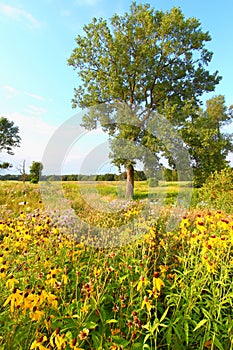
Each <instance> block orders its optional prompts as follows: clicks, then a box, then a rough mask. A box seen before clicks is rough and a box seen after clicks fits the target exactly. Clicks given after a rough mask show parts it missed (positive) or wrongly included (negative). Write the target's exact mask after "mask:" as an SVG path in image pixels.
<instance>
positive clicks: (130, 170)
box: [126, 164, 134, 199]
mask: <svg viewBox="0 0 233 350" xmlns="http://www.w3.org/2000/svg"><path fill="white" fill-rule="evenodd" d="M126 174H127V179H126V198H128V199H132V198H133V195H134V167H133V165H132V164H130V165H129V166H128V167H127V170H126Z"/></svg>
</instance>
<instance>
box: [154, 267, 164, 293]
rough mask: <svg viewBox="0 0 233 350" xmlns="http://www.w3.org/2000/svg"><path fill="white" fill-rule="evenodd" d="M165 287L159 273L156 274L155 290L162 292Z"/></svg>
mask: <svg viewBox="0 0 233 350" xmlns="http://www.w3.org/2000/svg"><path fill="white" fill-rule="evenodd" d="M163 286H165V284H164V282H163V280H162V279H161V278H159V272H155V273H154V277H153V289H155V290H157V291H158V292H160V291H161V288H162V287H163Z"/></svg>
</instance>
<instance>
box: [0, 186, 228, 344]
mask: <svg viewBox="0 0 233 350" xmlns="http://www.w3.org/2000/svg"><path fill="white" fill-rule="evenodd" d="M1 186H2V187H1V188H0V192H1V191H2V192H1V200H2V202H1V203H0V205H1V214H0V247H1V249H0V288H1V293H0V349H1V350H3V349H4V350H5V349H7V350H16V349H17V350H33V349H36V350H45V349H51V350H63V349H68V350H71V349H76V350H81V349H83V350H91V349H93V350H101V349H104V350H105V349H106V350H107V349H111V350H117V349H129V350H130V349H132V350H136V349H138V350H143V349H144V350H150V349H151V350H152V349H171V350H182V349H193V350H197V349H212V350H214V349H220V350H221V349H222V350H230V349H233V312H232V309H233V308H232V307H233V305H232V303H233V283H232V278H233V216H232V215H231V214H225V213H224V212H221V211H211V212H209V211H208V210H207V209H206V210H196V209H192V210H190V211H189V212H187V213H186V215H185V216H184V217H183V219H182V220H181V222H180V224H179V226H178V227H177V228H176V229H175V230H174V231H172V232H167V230H166V220H167V215H168V214H167V212H166V213H164V215H161V216H160V217H159V218H157V219H155V217H153V215H152V214H151V215H150V216H148V217H146V218H144V217H143V216H142V217H141V219H140V227H141V228H143V230H141V231H140V232H143V234H141V236H140V237H138V238H137V239H135V240H133V241H132V242H130V243H128V244H125V245H122V246H119V247H111V248H100V247H94V246H92V245H91V244H86V241H85V238H83V239H82V235H81V234H80V235H79V237H81V239H79V240H77V239H72V238H71V237H70V236H69V235H66V234H64V232H63V230H62V228H61V226H60V225H58V224H57V222H58V221H57V218H55V217H54V215H52V213H49V212H46V210H45V209H44V208H43V203H42V201H41V198H40V194H39V191H38V188H37V187H36V186H35V185H28V187H27V188H26V190H25V189H22V188H21V187H20V186H22V185H18V184H15V186H14V187H12V185H9V184H8V185H7V184H1ZM3 186H4V188H5V189H6V188H7V186H9V187H8V188H7V190H5V192H4V191H3ZM3 194H4V196H5V197H4V200H3ZM22 198H24V200H22ZM12 201H13V202H12ZM140 205H141V204H140V203H139V204H137V203H135V204H134V205H133V207H132V208H128V209H127V210H123V211H122V212H121V213H120V215H118V216H121V218H120V220H122V222H124V221H125V220H126V221H128V220H130V218H131V216H132V215H134V216H135V215H138V216H140V210H141V207H140ZM16 208H17V210H18V211H16ZM83 215H84V214H83ZM86 215H89V213H88V212H87V213H86ZM90 215H91V214H90ZM90 217H91V216H90ZM92 219H93V218H92ZM118 219H119V218H118ZM114 220H117V218H115V219H114ZM81 229H82V228H80V230H81Z"/></svg>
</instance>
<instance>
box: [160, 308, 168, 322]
mask: <svg viewBox="0 0 233 350" xmlns="http://www.w3.org/2000/svg"><path fill="white" fill-rule="evenodd" d="M169 308H170V307H169V306H168V307H167V308H166V310H165V311H164V313H163V315H162V317H161V318H160V322H162V321H163V320H164V319H165V317H166V316H167V313H168V310H169Z"/></svg>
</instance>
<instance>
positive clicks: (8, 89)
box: [2, 85, 45, 101]
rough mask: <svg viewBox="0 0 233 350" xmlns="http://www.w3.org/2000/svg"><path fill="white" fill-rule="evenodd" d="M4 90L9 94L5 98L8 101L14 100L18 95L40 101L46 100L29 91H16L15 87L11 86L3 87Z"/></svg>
mask: <svg viewBox="0 0 233 350" xmlns="http://www.w3.org/2000/svg"><path fill="white" fill-rule="evenodd" d="M2 88H3V90H5V91H6V92H7V95H6V96H5V97H6V98H7V99H10V98H14V97H15V96H17V95H26V96H29V97H32V98H34V99H36V100H38V101H44V100H45V99H44V98H43V97H42V96H40V95H38V94H34V93H32V92H28V91H24V90H19V89H16V88H15V87H13V86H10V85H3V86H2Z"/></svg>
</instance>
